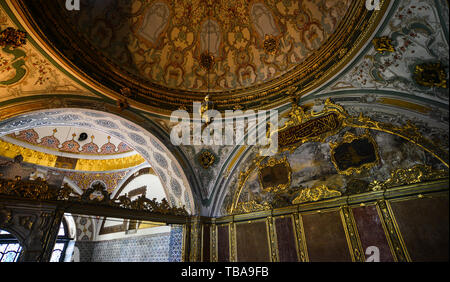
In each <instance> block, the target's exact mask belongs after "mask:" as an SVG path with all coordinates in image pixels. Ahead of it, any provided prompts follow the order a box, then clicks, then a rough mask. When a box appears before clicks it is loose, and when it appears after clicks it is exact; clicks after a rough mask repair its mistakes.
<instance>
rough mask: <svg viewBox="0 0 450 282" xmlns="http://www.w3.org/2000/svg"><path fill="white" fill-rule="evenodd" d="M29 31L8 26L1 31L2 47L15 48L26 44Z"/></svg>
mask: <svg viewBox="0 0 450 282" xmlns="http://www.w3.org/2000/svg"><path fill="white" fill-rule="evenodd" d="M26 37H27V33H26V32H24V31H20V30H17V29H15V28H12V27H8V28H6V29H5V30H3V31H2V32H0V47H6V46H12V47H13V48H18V47H22V46H23V45H25V44H26V42H27V41H26Z"/></svg>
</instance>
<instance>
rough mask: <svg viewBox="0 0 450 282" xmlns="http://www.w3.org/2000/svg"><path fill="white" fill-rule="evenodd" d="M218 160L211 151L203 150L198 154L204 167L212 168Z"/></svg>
mask: <svg viewBox="0 0 450 282" xmlns="http://www.w3.org/2000/svg"><path fill="white" fill-rule="evenodd" d="M215 161H216V156H214V154H212V153H211V152H209V151H203V152H201V153H200V155H199V156H198V162H199V163H200V165H201V166H202V167H203V168H204V169H208V168H210V167H211V166H212V165H213V164H214V162H215Z"/></svg>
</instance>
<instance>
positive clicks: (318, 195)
mask: <svg viewBox="0 0 450 282" xmlns="http://www.w3.org/2000/svg"><path fill="white" fill-rule="evenodd" d="M341 195H342V194H341V192H339V191H336V190H330V189H329V188H328V187H326V186H325V185H320V186H318V187H313V188H305V189H302V190H300V194H299V195H298V196H297V197H296V198H295V199H294V200H293V201H292V204H294V205H296V204H302V203H307V202H317V201H319V200H324V199H329V198H334V197H339V196H341Z"/></svg>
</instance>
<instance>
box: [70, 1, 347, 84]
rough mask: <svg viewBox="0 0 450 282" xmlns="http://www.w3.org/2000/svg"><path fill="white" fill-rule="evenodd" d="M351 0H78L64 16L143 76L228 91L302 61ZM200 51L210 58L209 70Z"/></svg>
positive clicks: (100, 47)
mask: <svg viewBox="0 0 450 282" xmlns="http://www.w3.org/2000/svg"><path fill="white" fill-rule="evenodd" d="M350 3H351V1H326V2H325V1H301V2H299V1H264V2H259V1H244V0H233V1H229V0H220V1H205V0H195V1H187V0H178V1H169V2H165V1H142V0H135V1H129V2H128V1H126V2H117V1H91V2H87V1H84V5H86V6H85V7H83V9H82V12H81V13H71V14H68V16H69V17H71V18H72V20H73V21H74V22H75V24H76V26H77V28H78V29H79V31H80V32H81V33H82V34H83V35H84V36H85V37H86V39H87V40H89V41H90V42H91V43H92V44H93V45H95V46H96V47H97V48H98V50H101V52H102V53H103V55H105V56H107V57H108V58H110V59H112V60H114V61H117V60H118V61H119V62H121V64H122V66H124V67H126V68H127V70H128V71H131V72H133V73H134V74H136V75H138V76H140V77H141V78H144V79H146V80H148V81H151V82H153V83H156V84H159V85H161V86H164V87H169V88H177V89H182V90H189V91H207V89H210V90H212V91H227V90H232V89H239V88H245V87H248V86H251V85H255V84H260V83H264V82H267V81H270V80H273V79H276V78H277V77H280V76H282V75H283V74H285V73H286V72H288V71H289V70H291V69H292V68H293V67H294V66H296V65H297V64H299V63H301V62H302V61H303V60H304V59H305V58H306V57H308V56H309V55H311V54H312V53H313V52H314V51H315V50H317V49H318V48H319V47H320V46H321V45H322V44H324V43H325V41H326V40H327V39H328V38H329V36H330V35H331V34H332V33H333V32H334V31H335V30H336V28H337V26H338V25H339V23H340V21H341V20H342V19H343V18H344V16H345V14H346V12H347V9H348V8H349V6H350ZM92 23H95V25H92ZM92 26H93V28H91V27H92ZM205 54H206V55H210V56H211V58H212V60H213V66H212V68H211V71H210V72H209V75H208V76H206V75H205V74H206V73H207V72H208V70H207V69H205V68H204V67H203V66H202V60H201V58H202V55H205Z"/></svg>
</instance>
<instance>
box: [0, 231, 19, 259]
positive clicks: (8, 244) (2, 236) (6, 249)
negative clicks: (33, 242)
mask: <svg viewBox="0 0 450 282" xmlns="http://www.w3.org/2000/svg"><path fill="white" fill-rule="evenodd" d="M21 252H22V246H20V244H19V241H18V240H17V239H16V237H14V236H13V235H12V234H10V233H9V232H7V231H4V230H1V229H0V262H17V260H18V259H19V256H20V253H21Z"/></svg>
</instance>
